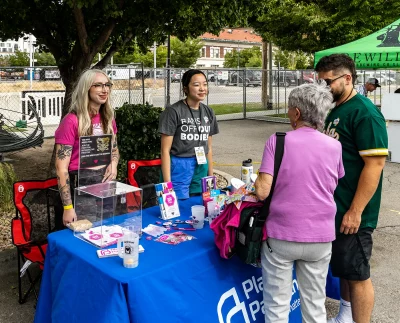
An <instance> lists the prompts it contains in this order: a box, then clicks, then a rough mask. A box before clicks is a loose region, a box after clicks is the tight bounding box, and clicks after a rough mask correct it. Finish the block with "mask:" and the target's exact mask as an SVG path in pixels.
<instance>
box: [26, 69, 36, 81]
mask: <svg viewBox="0 0 400 323" xmlns="http://www.w3.org/2000/svg"><path fill="white" fill-rule="evenodd" d="M34 79H35V71H34V70H33V69H32V70H29V69H26V70H25V80H34Z"/></svg>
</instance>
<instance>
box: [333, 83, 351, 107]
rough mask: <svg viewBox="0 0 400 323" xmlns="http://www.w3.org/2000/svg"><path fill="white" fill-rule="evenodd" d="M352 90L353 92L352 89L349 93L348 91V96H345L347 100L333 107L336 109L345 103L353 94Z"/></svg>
mask: <svg viewBox="0 0 400 323" xmlns="http://www.w3.org/2000/svg"><path fill="white" fill-rule="evenodd" d="M353 90H354V87H353V88H352V89H351V91H350V93H349V95H348V96H347V98H346V99H344V101H342V102H340V103H339V104H337V105H336V106H335V108H337V107H338V106H341V105H342V104H344V103H346V102H347V101H348V100H349V98H350V95H352V94H353Z"/></svg>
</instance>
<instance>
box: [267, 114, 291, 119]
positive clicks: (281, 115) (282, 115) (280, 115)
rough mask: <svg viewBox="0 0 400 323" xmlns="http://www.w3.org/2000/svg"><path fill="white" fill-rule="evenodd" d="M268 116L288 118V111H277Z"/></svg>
mask: <svg viewBox="0 0 400 323" xmlns="http://www.w3.org/2000/svg"><path fill="white" fill-rule="evenodd" d="M268 117H272V118H288V115H287V113H277V114H271V115H269V116H268Z"/></svg>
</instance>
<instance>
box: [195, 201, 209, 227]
mask: <svg viewBox="0 0 400 323" xmlns="http://www.w3.org/2000/svg"><path fill="white" fill-rule="evenodd" d="M205 210H206V208H205V207H204V206H203V205H193V206H192V220H193V228H195V229H203V227H204V213H205Z"/></svg>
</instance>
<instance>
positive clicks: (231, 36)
mask: <svg viewBox="0 0 400 323" xmlns="http://www.w3.org/2000/svg"><path fill="white" fill-rule="evenodd" d="M200 38H201V39H202V40H207V41H219V42H234V43H251V44H258V45H260V44H261V43H262V38H261V36H259V35H257V34H256V33H255V32H254V30H253V29H251V28H236V29H233V28H232V29H228V28H227V29H223V30H222V31H221V32H220V34H219V36H216V35H213V34H210V33H205V34H203V35H201V36H200Z"/></svg>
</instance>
